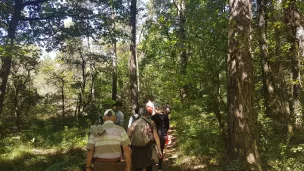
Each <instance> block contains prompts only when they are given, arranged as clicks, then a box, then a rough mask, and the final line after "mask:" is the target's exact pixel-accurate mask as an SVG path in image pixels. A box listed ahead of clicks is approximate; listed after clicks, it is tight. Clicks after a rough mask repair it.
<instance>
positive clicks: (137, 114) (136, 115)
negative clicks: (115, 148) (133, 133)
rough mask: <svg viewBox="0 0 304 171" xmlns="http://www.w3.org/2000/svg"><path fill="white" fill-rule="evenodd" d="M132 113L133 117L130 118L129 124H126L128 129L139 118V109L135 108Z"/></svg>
mask: <svg viewBox="0 0 304 171" xmlns="http://www.w3.org/2000/svg"><path fill="white" fill-rule="evenodd" d="M134 112H135V113H133V115H132V116H130V119H129V123H128V129H129V128H130V127H131V125H132V123H133V122H135V121H136V120H137V119H139V117H140V115H139V108H138V107H136V108H135V111H134Z"/></svg>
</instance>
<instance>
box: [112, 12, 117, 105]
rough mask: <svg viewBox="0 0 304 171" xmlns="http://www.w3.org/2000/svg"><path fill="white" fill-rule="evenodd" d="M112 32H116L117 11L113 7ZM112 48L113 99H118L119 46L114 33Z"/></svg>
mask: <svg viewBox="0 0 304 171" xmlns="http://www.w3.org/2000/svg"><path fill="white" fill-rule="evenodd" d="M112 22H113V24H112V32H113V33H114V32H115V29H116V28H115V12H114V9H112ZM112 46H113V47H112V48H113V52H112V55H113V61H112V65H113V74H112V100H115V101H116V98H117V48H116V35H115V34H114V37H112Z"/></svg>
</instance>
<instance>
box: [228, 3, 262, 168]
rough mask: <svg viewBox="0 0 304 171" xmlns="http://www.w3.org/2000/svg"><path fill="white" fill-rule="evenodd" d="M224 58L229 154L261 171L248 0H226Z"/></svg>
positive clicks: (246, 166)
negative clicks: (226, 16) (227, 22)
mask: <svg viewBox="0 0 304 171" xmlns="http://www.w3.org/2000/svg"><path fill="white" fill-rule="evenodd" d="M229 7H230V24H229V25H230V27H229V33H228V50H229V52H228V58H227V72H228V73H227V76H228V78H227V81H228V83H227V105H228V137H229V148H228V154H229V157H230V158H231V159H239V160H240V161H241V162H244V166H245V170H262V168H261V162H260V158H259V153H258V149H257V141H256V131H255V129H256V122H257V116H256V114H255V113H254V108H253V107H254V104H253V102H254V101H253V85H254V82H253V59H252V55H251V20H252V19H251V18H252V10H251V7H252V2H251V0H229Z"/></svg>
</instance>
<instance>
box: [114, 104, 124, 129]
mask: <svg viewBox="0 0 304 171" xmlns="http://www.w3.org/2000/svg"><path fill="white" fill-rule="evenodd" d="M122 106H123V104H122V102H121V101H117V102H116V103H115V104H114V105H113V110H114V111H115V115H116V121H115V122H114V123H115V124H117V125H120V126H122V127H124V114H123V113H122V111H121V109H122Z"/></svg>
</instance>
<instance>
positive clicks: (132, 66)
mask: <svg viewBox="0 0 304 171" xmlns="http://www.w3.org/2000/svg"><path fill="white" fill-rule="evenodd" d="M136 13H137V9H136V0H132V1H131V44H130V50H131V57H130V63H129V70H130V88H131V103H132V112H134V111H135V108H136V107H137V106H138V84H137V69H136V59H137V58H136Z"/></svg>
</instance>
